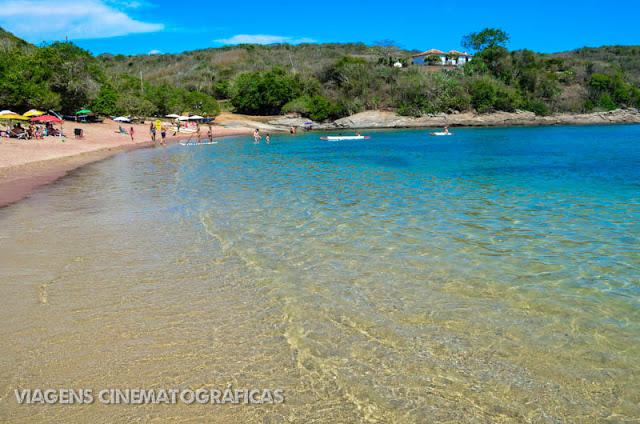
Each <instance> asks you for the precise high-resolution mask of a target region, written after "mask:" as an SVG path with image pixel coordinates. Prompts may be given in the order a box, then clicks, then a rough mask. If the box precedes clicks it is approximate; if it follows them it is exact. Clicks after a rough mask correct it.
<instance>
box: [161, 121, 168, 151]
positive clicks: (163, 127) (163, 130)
mask: <svg viewBox="0 0 640 424" xmlns="http://www.w3.org/2000/svg"><path fill="white" fill-rule="evenodd" d="M161 131H162V132H161V134H160V135H162V145H163V146H164V145H165V144H164V139H165V138H166V137H167V126H166V125H165V124H164V123H163V124H162V127H161Z"/></svg>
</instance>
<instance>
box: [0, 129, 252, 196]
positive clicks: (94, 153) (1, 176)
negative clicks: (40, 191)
mask: <svg viewBox="0 0 640 424" xmlns="http://www.w3.org/2000/svg"><path fill="white" fill-rule="evenodd" d="M149 123H150V121H149V122H147V123H146V124H119V123H117V122H113V121H111V120H105V122H103V123H100V124H79V123H74V122H68V121H65V123H64V124H63V128H64V134H65V135H66V137H64V140H65V141H64V142H62V139H63V137H45V139H44V140H16V139H15V138H12V139H8V138H5V137H2V138H0V207H1V206H5V205H7V204H9V203H13V202H17V201H18V200H20V199H22V198H24V197H25V196H27V195H29V194H30V193H31V192H32V190H33V189H34V188H35V187H38V186H40V185H43V184H48V183H50V182H52V181H55V180H57V179H58V178H60V177H63V176H64V175H66V174H67V172H69V171H71V170H73V169H75V168H78V167H80V166H82V165H85V164H87V163H91V162H95V161H97V160H101V159H104V158H107V157H109V156H112V155H114V154H116V153H119V152H122V151H128V150H133V149H138V148H142V147H150V146H153V143H152V142H151V136H150V134H149ZM23 126H24V124H23ZM118 126H122V127H123V128H124V129H125V130H127V131H129V129H130V128H131V127H133V130H134V141H133V142H132V141H131V137H130V136H129V134H126V135H125V134H121V133H120V131H119V130H118ZM56 128H60V125H56ZM74 128H82V130H83V132H84V138H83V139H76V138H75V137H74V135H73V134H74V131H73V130H74ZM212 132H213V136H214V137H216V138H219V137H226V136H234V135H249V134H251V133H252V130H251V129H249V128H234V129H230V128H220V127H216V126H213V127H212ZM201 134H202V136H201V137H202V138H206V135H207V127H206V126H202V127H201ZM189 137H192V140H195V139H196V136H195V135H193V136H191V135H189V134H177V135H176V136H175V137H174V136H173V132H171V131H169V132H168V133H167V143H173V142H176V141H177V140H179V139H188V138H189ZM160 138H161V137H160V134H159V133H158V134H156V144H159V143H160Z"/></svg>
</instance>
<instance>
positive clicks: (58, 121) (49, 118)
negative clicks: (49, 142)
mask: <svg viewBox="0 0 640 424" xmlns="http://www.w3.org/2000/svg"><path fill="white" fill-rule="evenodd" d="M31 122H53V123H55V124H61V123H62V122H64V121H63V120H62V119H60V118H58V117H56V116H52V115H42V116H36V117H34V118H31Z"/></svg>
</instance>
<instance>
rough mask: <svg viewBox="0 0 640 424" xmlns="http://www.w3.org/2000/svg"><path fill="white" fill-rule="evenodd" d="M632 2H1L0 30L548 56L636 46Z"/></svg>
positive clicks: (638, 2)
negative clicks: (497, 48)
mask: <svg viewBox="0 0 640 424" xmlns="http://www.w3.org/2000/svg"><path fill="white" fill-rule="evenodd" d="M638 16H640V0H619V1H614V2H611V3H607V2H602V1H597V2H596V1H592V0H584V1H576V0H570V1H562V0H560V1H548V0H543V1H539V2H535V3H534V2H518V1H513V0H510V1H484V2H482V1H467V0H458V1H457V2H453V1H450V2H435V1H429V0H421V1H418V0H415V1H405V0H397V1H395V2H389V1H384V2H383V1H378V0H370V1H367V2H363V1H354V0H342V1H337V0H325V1H322V2H318V3H315V4H314V3H310V2H302V3H299V2H266V1H263V0H260V1H253V0H245V1H240V2H238V1H235V2H234V1H220V2H209V1H201V0H189V1H183V2H180V1H175V0H173V1H169V0H130V1H127V0H84V1H72V0H56V1H54V2H52V1H50V0H49V1H46V0H1V1H0V27H2V28H4V29H5V30H7V31H10V32H12V33H13V34H14V35H16V36H18V37H20V38H23V39H25V40H27V41H29V42H31V43H33V44H36V45H41V44H42V43H51V42H53V41H64V40H65V39H68V40H69V41H72V42H73V43H74V44H76V45H78V46H80V47H82V48H84V49H87V50H89V51H90V52H91V53H93V54H95V55H98V54H101V53H112V54H124V55H132V54H161V53H181V52H184V51H190V50H196V49H204V48H210V47H221V46H224V45H229V44H239V43H248V44H251V43H255V44H271V43H289V44H299V43H348V42H362V43H365V44H367V45H374V44H375V43H376V42H377V41H381V40H392V41H394V43H395V45H397V46H399V47H401V48H404V49H407V50H419V51H425V50H429V49H432V48H435V49H439V50H444V51H449V50H463V49H462V46H461V45H460V43H461V40H462V37H463V36H464V35H467V34H470V33H472V32H477V31H480V30H482V29H483V28H487V27H492V28H500V29H502V30H504V31H505V32H507V33H508V34H509V35H510V37H511V39H510V41H509V43H508V44H507V46H506V47H507V48H508V49H509V50H517V49H523V48H528V49H530V50H533V51H536V52H540V53H554V52H560V51H566V50H573V49H576V48H580V47H584V46H589V47H599V46H603V45H615V44H620V45H640V30H638V28H639V27H640V24H639V23H638V22H639V21H638Z"/></svg>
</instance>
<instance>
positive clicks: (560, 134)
mask: <svg viewBox="0 0 640 424" xmlns="http://www.w3.org/2000/svg"><path fill="white" fill-rule="evenodd" d="M454 132H455V136H453V137H430V136H428V132H427V131H416V130H411V131H410V130H406V131H370V132H367V134H370V135H371V139H370V140H364V141H358V142H354V141H344V142H326V141H321V140H320V139H319V137H320V136H321V134H319V133H310V134H298V135H297V136H295V137H290V136H279V135H275V136H272V138H271V144H270V145H266V144H264V142H263V143H261V144H254V143H253V140H252V139H251V140H250V139H249V138H238V139H235V138H231V139H222V140H220V142H219V144H217V145H212V146H194V147H182V146H171V147H169V148H166V149H163V148H156V149H151V150H140V151H136V152H132V153H129V154H124V155H119V156H116V157H114V158H112V159H109V160H106V161H103V162H100V163H96V164H93V165H90V166H87V167H84V168H82V169H80V170H77V171H75V172H74V173H73V174H72V175H71V176H69V177H67V178H65V179H63V180H61V181H59V182H57V183H56V184H54V185H51V186H48V187H46V188H43V189H40V190H39V191H38V193H36V194H35V195H34V196H32V197H31V198H30V199H27V200H26V201H23V202H21V203H19V204H17V205H13V206H11V207H8V208H5V209H3V210H0V228H1V230H0V236H1V238H0V249H1V250H2V251H3V252H7V253H4V254H3V257H2V258H1V259H0V269H2V270H3V271H2V274H4V276H5V277H6V278H4V280H5V281H6V283H5V284H3V286H2V287H1V289H2V291H3V292H4V293H3V297H4V298H5V299H6V300H5V302H6V306H7V307H6V308H4V311H3V312H2V313H1V314H2V315H1V316H0V318H3V319H4V320H5V321H4V322H9V323H10V325H7V326H5V328H3V329H2V330H1V334H0V337H2V338H3V339H4V340H7V342H5V343H3V344H2V350H1V351H0V353H1V355H0V356H1V357H2V358H3V359H4V361H3V362H2V363H1V365H0V377H2V381H3V383H0V384H3V385H5V387H0V389H1V390H2V391H7V392H8V391H10V390H11V391H12V390H13V388H15V387H16V386H19V387H23V386H26V387H30V386H38V385H39V387H43V386H46V385H47V384H49V385H51V384H53V382H55V384H56V385H57V386H58V385H65V384H66V385H74V386H75V387H96V388H98V387H100V388H102V387H116V388H126V387H134V386H135V387H142V388H154V387H168V386H171V385H174V386H176V385H177V386H179V387H186V388H193V389H196V388H199V387H222V388H223V389H224V387H226V385H227V384H230V383H231V384H233V385H234V387H241V388H247V387H248V388H252V387H254V386H259V387H269V388H282V389H283V390H284V391H285V396H286V402H285V404H283V405H270V406H264V405H263V406H261V407H251V406H249V407H247V406H244V407H243V406H229V407H224V408H221V407H219V406H218V407H211V406H201V405H191V406H190V407H181V406H173V407H168V408H167V407H165V408H158V406H144V407H136V408H134V407H130V408H128V409H127V408H124V409H123V408H109V407H106V406H100V405H92V406H86V407H84V408H82V407H77V408H76V409H73V408H65V407H63V406H57V407H52V408H51V407H50V409H48V410H46V409H45V410H43V409H41V408H40V409H38V408H31V409H29V408H24V407H17V406H16V405H15V401H14V400H13V399H11V400H9V399H8V398H7V397H5V398H4V399H3V398H0V404H7V405H5V406H8V407H9V409H8V410H9V412H8V414H9V415H8V416H9V417H10V418H11V417H14V418H17V419H19V418H24V419H29V418H31V419H35V420H37V421H47V420H49V421H51V422H60V420H61V419H62V420H64V421H78V422H81V421H85V422H86V420H87V419H89V420H92V419H95V418H96V417H105V416H106V417H110V418H111V419H117V418H120V419H122V417H130V416H134V417H136V418H138V419H139V420H142V421H144V422H153V421H158V422H161V421H163V420H167V419H171V420H178V419H181V420H184V421H193V422H199V420H202V419H215V420H219V421H217V422H247V421H257V422H281V421H291V422H310V421H311V420H313V419H317V420H320V421H322V422H585V423H591V422H624V421H633V420H637V419H640V375H639V372H640V348H639V346H640V301H639V296H640V243H639V241H640V226H638V221H639V219H640V148H639V142H640V126H606V127H549V128H504V129H455V130H454ZM16 317H19V319H16ZM45 323H48V324H45ZM25 351H26V352H28V353H29V354H27V355H19V352H25ZM7 358H19V359H12V360H7ZM70 363H72V364H74V365H70ZM11 396H12V395H11ZM12 402H13V403H12ZM2 409H4V408H0V411H1V410H2ZM5 410H6V409H5ZM2 413H3V412H0V418H1V417H2V415H1V414H2Z"/></svg>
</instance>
